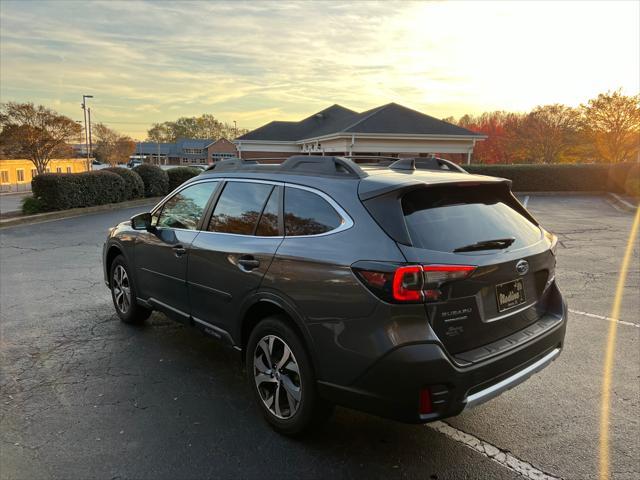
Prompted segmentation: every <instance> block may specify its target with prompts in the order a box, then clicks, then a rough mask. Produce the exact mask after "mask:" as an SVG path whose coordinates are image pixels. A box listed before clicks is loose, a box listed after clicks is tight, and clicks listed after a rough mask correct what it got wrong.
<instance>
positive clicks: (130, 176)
mask: <svg viewBox="0 0 640 480" xmlns="http://www.w3.org/2000/svg"><path fill="white" fill-rule="evenodd" d="M102 171H104V172H113V173H116V174H118V175H120V177H122V179H123V180H124V199H125V200H133V199H134V198H142V197H144V182H143V181H142V178H141V177H140V175H138V174H137V173H136V172H134V171H132V170H129V169H128V168H122V167H110V168H104V169H102Z"/></svg>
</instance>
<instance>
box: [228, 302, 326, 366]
mask: <svg viewBox="0 0 640 480" xmlns="http://www.w3.org/2000/svg"><path fill="white" fill-rule="evenodd" d="M294 315H295V313H292V312H289V311H287V309H286V308H285V307H283V306H282V305H279V304H278V303H276V302H274V301H271V300H265V299H260V300H258V301H256V302H255V303H254V304H252V305H251V306H250V307H249V308H248V309H247V311H246V312H245V314H244V315H243V317H242V326H241V334H240V346H241V348H242V350H243V351H245V353H246V348H247V344H248V343H249V337H250V336H251V332H252V331H253V329H254V328H255V327H256V325H258V323H260V321H261V320H263V319H265V318H267V317H271V316H278V317H279V318H280V319H282V320H283V321H284V322H285V323H286V324H287V325H288V326H289V327H291V329H292V330H293V331H294V332H295V333H296V334H298V336H299V337H300V341H301V342H302V345H303V346H304V347H305V348H306V350H307V354H308V355H309V360H310V361H311V365H312V367H313V369H314V371H315V372H316V373H317V370H316V365H315V361H314V356H313V351H312V347H311V345H310V344H309V340H308V339H309V336H308V334H305V332H303V330H302V327H301V326H300V325H299V323H298V322H297V321H296V319H295V318H294ZM242 359H243V362H244V361H245V355H243V356H242Z"/></svg>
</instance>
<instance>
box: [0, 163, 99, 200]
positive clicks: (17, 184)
mask: <svg viewBox="0 0 640 480" xmlns="http://www.w3.org/2000/svg"><path fill="white" fill-rule="evenodd" d="M86 171H87V159H86V158H61V159H54V160H51V161H50V162H49V166H48V168H47V172H51V173H79V172H86ZM37 173H38V172H37V171H36V166H35V165H34V164H33V162H32V161H31V160H26V159H0V191H2V192H20V191H25V190H31V180H32V179H33V178H34V177H35V176H36V175H37Z"/></svg>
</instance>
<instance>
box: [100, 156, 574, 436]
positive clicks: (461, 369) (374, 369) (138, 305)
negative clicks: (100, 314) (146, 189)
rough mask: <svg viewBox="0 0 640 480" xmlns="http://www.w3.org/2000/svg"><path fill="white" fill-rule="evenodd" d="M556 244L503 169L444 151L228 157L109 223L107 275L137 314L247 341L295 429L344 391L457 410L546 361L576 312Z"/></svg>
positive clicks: (254, 383) (361, 400) (397, 415)
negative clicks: (143, 209)
mask: <svg viewBox="0 0 640 480" xmlns="http://www.w3.org/2000/svg"><path fill="white" fill-rule="evenodd" d="M556 243H557V239H556V237H555V236H554V235H553V234H551V233H549V232H547V231H545V230H544V229H543V228H541V227H540V226H539V225H538V222H537V221H536V220H535V219H534V218H533V217H532V216H531V215H530V214H529V213H528V212H527V210H526V209H525V208H524V207H523V206H522V205H521V204H520V203H519V202H518V201H517V199H516V198H515V197H514V196H513V195H512V193H511V191H510V182H509V181H508V180H504V179H499V178H493V177H485V176H478V175H470V174H468V173H466V172H465V171H464V170H462V169H460V168H459V167H457V166H455V165H454V164H452V163H450V162H447V161H444V160H440V159H428V160H424V161H422V160H418V159H415V160H414V159H403V160H399V161H397V162H395V163H394V164H392V165H390V166H362V165H359V164H356V163H354V162H353V161H351V160H349V159H346V158H342V157H320V156H296V157H291V158H289V159H288V160H286V161H285V162H284V163H282V164H279V165H258V164H251V163H249V162H242V161H238V160H228V161H223V162H220V163H219V164H217V165H216V166H215V168H213V169H211V170H208V171H206V172H203V173H202V174H200V175H198V176H197V177H195V178H193V179H191V180H189V181H187V182H186V183H184V184H183V185H181V186H180V187H179V188H177V189H176V190H175V191H173V192H172V193H171V194H169V195H168V196H167V197H166V198H165V199H164V200H163V201H162V202H160V203H159V204H158V205H157V206H155V207H154V208H153V209H152V210H151V212H150V213H143V214H140V215H136V216H134V217H133V218H132V219H131V221H129V222H124V223H121V224H120V225H118V226H117V227H115V228H112V229H111V230H110V231H109V236H108V238H107V241H106V243H105V245H104V274H105V281H106V283H107V285H108V286H109V287H110V289H111V292H112V296H113V302H114V305H115V307H116V311H117V313H118V315H119V316H120V318H121V319H122V320H123V321H124V322H127V323H133V322H142V321H144V320H145V319H146V318H147V317H148V316H149V314H150V313H151V311H152V310H159V311H162V312H164V313H165V314H167V315H169V316H170V317H172V318H174V319H176V320H178V321H180V322H183V323H185V324H189V325H193V326H195V327H198V328H200V329H202V330H203V331H204V332H205V333H207V334H209V335H211V336H213V337H215V338H217V339H219V340H221V341H222V342H224V343H226V344H228V345H229V346H231V347H232V348H234V349H236V350H237V351H238V352H241V354H242V357H243V360H244V362H245V365H246V369H247V372H248V377H249V382H250V385H251V390H252V392H253V395H254V396H255V398H256V400H257V404H258V405H259V406H260V408H261V410H262V412H263V413H264V416H265V418H266V419H267V420H268V422H269V423H270V424H271V425H272V426H273V427H274V428H275V429H276V430H278V431H280V432H282V433H286V434H297V433H299V432H301V431H303V430H305V429H306V428H307V427H309V426H310V425H312V424H313V423H315V422H317V421H321V420H322V419H323V418H326V415H327V414H329V413H330V412H331V406H332V405H335V404H339V405H343V406H347V407H350V408H354V409H357V410H362V411H365V412H369V413H373V414H376V415H380V416H384V417H388V418H393V419H396V420H400V421H404V422H412V423H417V422H429V421H433V420H436V419H441V418H445V417H449V416H452V415H457V414H459V413H460V412H462V411H463V410H464V409H465V408H469V407H472V406H474V405H477V404H479V403H482V402H484V401H486V400H488V399H490V398H493V397H495V396H496V395H498V394H500V393H501V392H503V391H505V390H507V389H509V388H511V387H513V386H514V385H517V384H518V383H520V382H521V381H523V380H525V379H526V378H528V377H529V376H530V375H531V374H533V373H535V372H537V371H539V370H541V369H542V368H544V367H545V366H546V365H548V364H549V363H550V362H551V361H553V360H554V359H555V358H556V357H557V356H558V354H559V353H560V350H561V349H562V346H563V341H564V334H565V327H566V319H567V307H566V304H565V303H564V301H563V298H562V296H561V294H560V291H559V290H558V287H557V286H556V282H555V265H556V258H555V256H556Z"/></svg>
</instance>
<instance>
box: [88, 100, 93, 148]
mask: <svg viewBox="0 0 640 480" xmlns="http://www.w3.org/2000/svg"><path fill="white" fill-rule="evenodd" d="M87 119H88V121H89V155H91V156H93V142H92V141H91V109H90V108H87Z"/></svg>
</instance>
